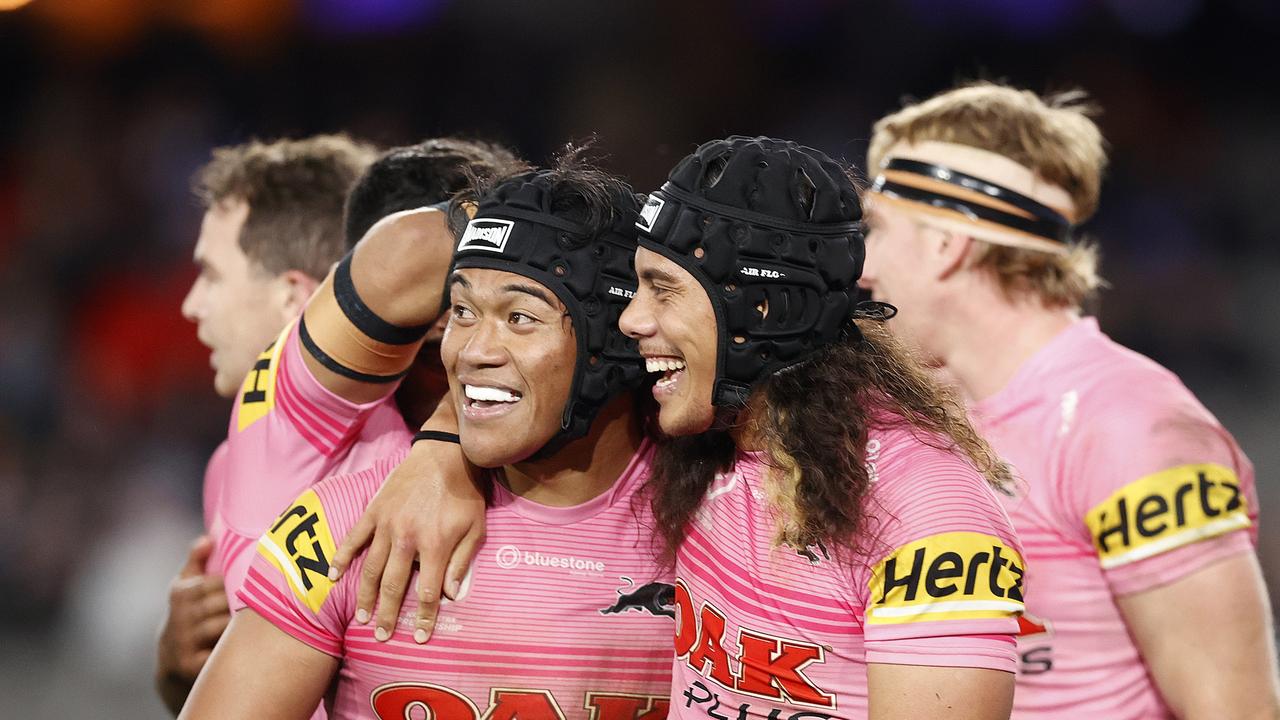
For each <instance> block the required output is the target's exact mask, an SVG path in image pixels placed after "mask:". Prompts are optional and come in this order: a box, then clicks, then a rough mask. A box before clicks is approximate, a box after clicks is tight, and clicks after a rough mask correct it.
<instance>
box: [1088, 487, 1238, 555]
mask: <svg viewBox="0 0 1280 720" xmlns="http://www.w3.org/2000/svg"><path fill="white" fill-rule="evenodd" d="M1084 522H1085V525H1086V526H1088V528H1089V534H1090V535H1092V536H1093V545H1094V547H1095V548H1096V549H1097V551H1098V560H1099V563H1100V564H1101V565H1102V567H1103V568H1113V567H1118V566H1120V565H1125V564H1128V563H1131V562H1135V561H1137V560H1142V559H1143V558H1148V557H1151V556H1153V555H1158V554H1160V553H1162V552H1165V551H1168V550H1172V549H1173V548H1176V547H1181V546H1183V545H1187V544H1189V543H1193V542H1196V541H1197V540H1203V539H1205V538H1210V537H1214V536H1217V535H1222V534H1223V533H1228V532H1231V531H1232V530H1239V529H1241V528H1246V527H1249V525H1250V520H1249V513H1248V508H1247V507H1246V506H1245V502H1244V498H1243V497H1242V496H1241V493H1240V480H1239V478H1237V477H1236V474H1235V472H1234V471H1233V470H1231V468H1228V467H1224V466H1222V465H1217V464H1214V463H1202V464H1194V465H1181V466H1178V467H1175V468H1170V469H1168V470H1162V471H1160V472H1158V473H1153V474H1151V475H1147V476H1146V477H1142V478H1139V479H1137V480H1134V481H1133V482H1131V483H1129V484H1128V485H1125V486H1124V487H1122V488H1120V489H1119V490H1117V491H1116V492H1115V493H1113V494H1112V495H1111V497H1109V498H1107V499H1106V500H1104V501H1102V502H1101V503H1099V504H1097V505H1096V506H1094V508H1093V509H1092V510H1090V511H1089V512H1088V513H1087V514H1086V515H1085V518H1084Z"/></svg>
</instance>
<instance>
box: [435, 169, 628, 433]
mask: <svg viewBox="0 0 1280 720" xmlns="http://www.w3.org/2000/svg"><path fill="white" fill-rule="evenodd" d="M554 182H555V181H554V178H553V176H552V174H551V173H548V172H536V173H527V174H524V175H520V176H517V177H515V178H511V179H509V180H505V181H503V182H501V183H499V184H498V185H497V186H495V187H494V188H493V190H491V191H490V192H489V193H487V194H486V195H485V196H484V197H482V198H481V199H480V201H479V204H478V205H477V207H476V214H475V216H474V217H473V218H472V219H471V221H470V222H469V223H468V224H467V228H466V230H465V231H464V232H463V234H462V238H461V239H460V240H459V241H458V247H457V250H456V251H455V253H454V261H453V265H454V267H455V268H488V269H491V270H503V271H506V272H510V273H515V274H517V275H523V276H525V277H528V278H531V279H533V280H535V281H537V282H539V283H541V284H542V285H545V286H546V287H547V288H548V289H549V290H551V291H552V292H554V293H555V294H556V297H558V298H559V299H560V302H562V303H564V305H565V307H566V308H567V309H568V311H569V318H570V320H571V321H572V323H573V329H574V335H575V336H576V338H577V342H578V354H577V361H576V364H575V365H574V370H573V384H572V385H571V386H570V390H569V399H568V401H567V402H566V403H565V407H564V412H563V414H562V415H561V422H560V430H559V432H557V433H556V435H555V436H553V437H552V439H551V440H550V441H549V442H548V443H547V444H546V445H545V446H543V447H542V448H541V449H540V450H539V451H538V453H537V454H536V455H535V457H545V456H546V455H548V454H550V453H553V452H555V451H556V450H557V449H559V448H560V447H562V446H563V445H564V444H565V443H566V442H568V441H570V440H573V439H575V438H579V437H582V436H583V435H586V434H587V431H588V430H589V429H590V427H591V423H592V421H593V420H594V419H595V416H596V414H597V413H598V412H599V411H600V409H601V408H602V407H604V406H605V404H607V403H608V402H609V400H611V399H612V398H613V397H615V396H617V395H618V394H619V393H621V392H624V391H626V390H628V389H631V388H634V387H636V386H637V385H639V383H640V381H641V380H642V378H643V376H644V368H643V364H642V363H641V360H640V355H639V354H638V353H637V352H636V348H635V343H634V342H632V341H630V340H628V339H627V338H626V336H624V335H623V334H622V333H621V332H620V331H619V330H618V316H619V315H621V314H622V311H623V309H625V308H626V305H627V302H628V300H630V298H631V296H632V295H633V294H634V293H635V290H636V276H635V270H634V269H633V268H632V257H633V256H634V254H635V248H636V226H635V223H636V218H637V214H636V211H637V209H638V208H639V202H638V201H637V200H636V197H635V195H634V194H632V193H630V192H626V193H618V194H617V196H616V197H611V198H610V205H611V209H612V212H613V218H612V222H611V224H610V225H609V227H608V228H607V229H605V230H604V231H603V232H599V233H597V234H594V235H593V234H592V233H591V231H590V230H589V229H588V228H587V227H585V226H583V225H581V224H579V223H577V222H573V221H570V220H568V219H566V218H565V217H563V215H564V214H565V213H563V212H557V211H553V210H552V192H551V190H552V183H554Z"/></svg>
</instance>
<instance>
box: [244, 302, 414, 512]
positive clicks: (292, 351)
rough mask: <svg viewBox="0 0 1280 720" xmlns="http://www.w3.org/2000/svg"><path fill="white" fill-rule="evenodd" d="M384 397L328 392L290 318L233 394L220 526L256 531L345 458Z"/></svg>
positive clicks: (294, 323)
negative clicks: (357, 398)
mask: <svg viewBox="0 0 1280 720" xmlns="http://www.w3.org/2000/svg"><path fill="white" fill-rule="evenodd" d="M393 389H394V385H388V389H387V392H388V393H390V392H391V391H392V390H393ZM384 402H385V398H384V399H379V400H375V401H372V402H368V403H352V402H349V401H347V400H345V399H343V398H341V397H339V396H337V395H335V394H333V393H332V392H329V390H327V389H326V388H325V387H324V386H323V385H321V384H320V382H319V381H318V380H316V379H315V377H314V376H313V375H312V374H311V372H310V371H309V370H308V369H307V367H306V364H305V363H304V362H303V359H302V349H301V346H300V342H299V338H298V323H297V322H293V323H290V324H289V326H288V327H286V328H285V329H284V331H283V332H281V334H280V336H279V337H278V338H277V339H276V341H275V342H274V343H272V344H271V346H270V347H268V348H267V349H266V350H265V351H263V353H262V354H261V355H260V356H259V357H258V360H257V362H256V363H255V364H254V366H253V370H252V371H250V373H249V375H248V376H247V377H246V378H245V381H244V385H243V387H242V389H241V392H240V394H239V396H238V397H237V398H236V405H235V408H234V410H233V411H232V415H231V423H230V427H229V428H228V433H227V443H226V445H227V458H226V468H227V480H226V482H225V483H224V488H223V491H222V498H221V503H222V505H223V515H224V519H225V521H226V523H227V525H228V526H229V527H230V528H231V529H233V530H234V531H236V532H237V533H239V534H240V535H243V536H245V537H249V538H256V537H258V536H259V535H260V534H261V533H262V531H263V529H264V528H265V527H267V525H268V524H270V523H271V522H272V518H273V517H274V513H275V512H276V511H277V510H278V509H279V508H280V507H282V506H283V505H284V504H285V503H287V502H289V500H290V499H292V498H294V497H297V496H298V495H299V494H300V493H301V492H302V491H303V490H305V489H306V488H308V487H310V486H311V485H312V484H314V483H315V482H317V481H319V480H321V479H322V478H324V477H325V476H327V475H328V474H330V470H331V469H332V468H333V466H334V465H335V463H336V462H339V461H340V460H341V459H342V458H344V457H346V455H347V453H349V452H350V451H351V449H352V447H353V445H354V443H355V442H356V441H357V440H358V439H359V436H360V431H361V428H362V427H363V425H364V423H365V422H366V421H367V420H369V418H370V416H371V415H372V414H373V413H374V412H375V411H376V410H377V409H378V407H379V406H380V405H381V404H382V403H384Z"/></svg>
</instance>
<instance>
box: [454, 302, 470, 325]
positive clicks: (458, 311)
mask: <svg viewBox="0 0 1280 720" xmlns="http://www.w3.org/2000/svg"><path fill="white" fill-rule="evenodd" d="M451 313H452V316H453V319H454V320H460V321H467V320H474V319H475V317H476V315H475V313H473V312H471V308H469V307H467V306H466V305H458V304H456V303H455V304H454V306H453V308H452V309H451Z"/></svg>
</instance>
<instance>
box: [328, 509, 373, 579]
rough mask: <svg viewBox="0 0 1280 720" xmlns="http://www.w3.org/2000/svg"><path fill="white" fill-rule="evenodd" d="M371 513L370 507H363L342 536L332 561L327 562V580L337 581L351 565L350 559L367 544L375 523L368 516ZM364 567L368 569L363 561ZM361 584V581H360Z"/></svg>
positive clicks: (367, 565) (367, 564)
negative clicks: (358, 516) (351, 525)
mask: <svg viewBox="0 0 1280 720" xmlns="http://www.w3.org/2000/svg"><path fill="white" fill-rule="evenodd" d="M372 515H373V513H372V512H371V509H370V508H365V511H364V514H363V515H361V516H360V519H359V520H357V521H356V524H355V527H353V528H351V531H350V532H348V533H347V536H346V537H344V538H342V544H341V545H339V546H338V551H337V552H335V553H334V554H333V561H332V562H330V563H329V580H330V581H332V582H337V581H338V578H341V577H342V575H343V573H345V572H346V571H347V568H349V567H351V561H352V560H354V559H355V557H356V556H357V555H359V554H360V551H361V550H363V549H364V546H365V545H368V544H369V539H370V538H372V537H373V531H374V528H375V523H374V521H373V520H372V519H370V517H371V516H372ZM364 566H365V568H366V569H368V567H369V563H368V562H367V561H366V562H365V565H364ZM361 585H362V586H363V582H362V583H361Z"/></svg>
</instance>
